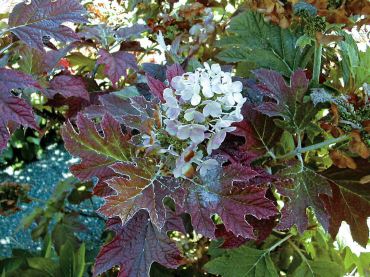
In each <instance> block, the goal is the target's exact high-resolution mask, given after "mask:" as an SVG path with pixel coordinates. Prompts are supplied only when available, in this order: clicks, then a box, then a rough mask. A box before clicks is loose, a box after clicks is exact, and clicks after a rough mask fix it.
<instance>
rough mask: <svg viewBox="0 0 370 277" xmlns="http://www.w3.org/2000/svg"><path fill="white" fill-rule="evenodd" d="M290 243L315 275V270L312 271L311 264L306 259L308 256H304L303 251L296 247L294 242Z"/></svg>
mask: <svg viewBox="0 0 370 277" xmlns="http://www.w3.org/2000/svg"><path fill="white" fill-rule="evenodd" d="M288 243H289V244H290V245H291V246H292V247H293V249H294V250H295V251H296V252H297V253H298V254H299V256H300V257H301V259H302V260H303V262H305V263H306V264H307V266H308V268H309V269H310V271H311V272H312V273H313V270H312V268H311V265H310V263H309V262H308V259H307V258H306V256H305V255H303V253H302V251H301V249H299V247H298V246H297V245H295V243H294V242H292V241H290V240H289V241H288Z"/></svg>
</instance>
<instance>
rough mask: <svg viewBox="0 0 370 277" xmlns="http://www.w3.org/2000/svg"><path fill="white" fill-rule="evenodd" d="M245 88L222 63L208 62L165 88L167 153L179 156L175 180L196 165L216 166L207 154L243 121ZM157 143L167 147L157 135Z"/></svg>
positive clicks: (163, 108) (177, 77)
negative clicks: (222, 67) (222, 68)
mask: <svg viewBox="0 0 370 277" xmlns="http://www.w3.org/2000/svg"><path fill="white" fill-rule="evenodd" d="M242 89H243V85H242V83H241V82H240V81H232V78H231V74H230V73H229V72H224V71H222V70H221V67H220V65H219V64H213V65H212V66H209V65H208V64H207V63H205V64H204V68H198V69H197V70H196V71H195V72H187V73H184V74H182V75H181V76H176V77H174V78H173V79H172V81H171V84H170V87H168V88H166V89H164V91H163V98H164V103H163V104H162V112H163V115H162V116H163V124H164V129H165V133H166V134H165V136H167V137H166V138H165V140H166V141H167V142H168V141H170V143H168V144H169V147H168V148H167V149H166V150H165V152H167V153H170V154H172V155H173V156H176V157H177V159H176V166H175V169H174V175H175V177H179V176H184V175H186V173H187V172H189V171H191V170H192V169H193V166H192V164H194V163H195V164H198V169H199V170H201V171H204V170H206V167H207V165H211V164H212V162H213V161H212V160H209V159H208V160H206V161H204V160H203V157H204V154H205V153H207V154H208V155H210V154H211V153H212V151H213V150H215V149H218V148H219V147H220V145H221V143H222V142H223V141H224V139H225V137H226V134H227V133H228V132H232V131H234V130H235V127H233V126H231V125H232V123H234V122H239V121H241V120H243V116H242V114H241V108H242V106H243V104H244V102H245V101H246V99H245V98H243V96H242V94H241V91H242ZM156 140H157V141H159V144H160V145H161V146H163V145H162V144H161V143H160V141H162V140H163V136H161V135H159V134H157V135H156ZM148 142H149V140H147V143H148ZM148 146H149V145H148ZM202 168H203V170H202Z"/></svg>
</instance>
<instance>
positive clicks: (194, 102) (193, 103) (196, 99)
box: [191, 94, 202, 106]
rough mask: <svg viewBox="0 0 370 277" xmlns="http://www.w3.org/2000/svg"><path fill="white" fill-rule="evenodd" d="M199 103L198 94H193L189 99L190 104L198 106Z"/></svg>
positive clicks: (200, 99)
mask: <svg viewBox="0 0 370 277" xmlns="http://www.w3.org/2000/svg"><path fill="white" fill-rule="evenodd" d="M201 101H202V98H201V97H200V95H199V94H194V95H193V97H192V98H191V104H192V105H193V106H198V105H199V104H200V102H201Z"/></svg>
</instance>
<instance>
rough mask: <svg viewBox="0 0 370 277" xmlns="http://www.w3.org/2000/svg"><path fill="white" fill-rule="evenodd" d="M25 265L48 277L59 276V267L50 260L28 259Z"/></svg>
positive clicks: (41, 258) (40, 258)
mask: <svg viewBox="0 0 370 277" xmlns="http://www.w3.org/2000/svg"><path fill="white" fill-rule="evenodd" d="M27 263H28V265H29V266H30V267H31V268H33V269H37V270H40V271H43V272H45V273H46V274H47V275H48V276H50V277H55V276H58V275H59V266H58V265H57V264H56V263H55V262H54V261H53V260H52V259H48V258H43V257H33V258H28V259H27Z"/></svg>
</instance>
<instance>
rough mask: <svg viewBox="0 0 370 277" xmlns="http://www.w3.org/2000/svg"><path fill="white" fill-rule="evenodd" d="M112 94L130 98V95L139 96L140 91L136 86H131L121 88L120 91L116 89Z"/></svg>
mask: <svg viewBox="0 0 370 277" xmlns="http://www.w3.org/2000/svg"><path fill="white" fill-rule="evenodd" d="M112 94H114V95H116V96H118V97H120V98H122V99H128V98H130V97H134V96H139V95H140V93H139V91H138V89H137V88H136V87H135V86H129V87H126V88H124V89H121V90H119V91H114V92H113V93H112Z"/></svg>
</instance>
